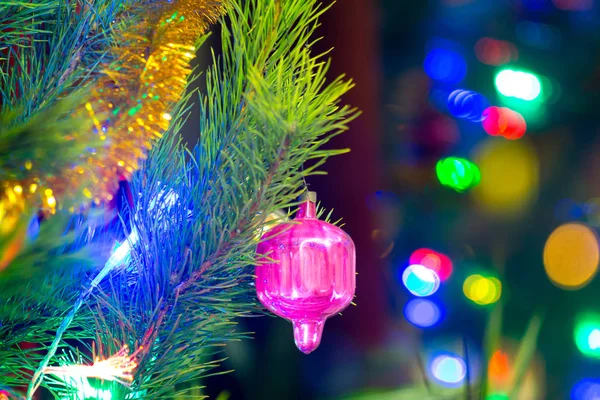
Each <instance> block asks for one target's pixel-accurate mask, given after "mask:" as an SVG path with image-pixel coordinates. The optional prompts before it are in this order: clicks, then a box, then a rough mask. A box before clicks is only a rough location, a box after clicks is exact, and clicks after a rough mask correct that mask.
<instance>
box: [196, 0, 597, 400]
mask: <svg viewBox="0 0 600 400" xmlns="http://www.w3.org/2000/svg"><path fill="white" fill-rule="evenodd" d="M573 1H584V0H572V1H571V3H573ZM585 1H588V0H585ZM571 3H569V2H568V1H566V0H563V2H562V3H561V1H560V0H554V1H552V0H431V1H418V2H414V1H404V0H379V1H376V0H345V1H338V2H337V3H336V4H335V5H334V6H333V7H332V8H331V10H330V11H329V12H328V13H326V14H325V17H324V19H323V26H322V27H321V30H320V33H321V35H323V37H324V39H323V41H321V42H320V44H319V46H320V48H319V50H327V49H329V48H331V47H334V48H335V49H334V50H333V52H332V53H331V57H332V59H333V62H332V69H331V71H330V75H331V77H335V76H337V75H339V74H342V73H345V74H347V75H348V76H349V77H351V78H352V79H353V80H354V81H355V82H356V88H355V89H354V90H352V91H351V93H350V94H349V95H347V96H346V98H345V99H344V100H345V102H347V103H349V104H352V105H355V106H357V107H359V108H360V109H361V110H362V115H361V117H360V118H358V119H357V120H356V121H354V122H352V124H351V129H350V131H349V132H348V133H346V134H344V135H341V136H339V137H338V138H336V139H335V140H334V141H333V142H332V143H331V146H332V147H335V148H344V147H349V148H351V149H352V151H351V153H349V154H347V155H343V156H339V157H335V158H334V159H332V160H331V161H329V163H328V164H327V165H326V166H325V169H326V170H327V171H328V173H329V175H328V176H325V177H319V178H311V179H310V181H309V184H310V187H311V189H312V190H315V191H317V192H318V194H319V199H320V200H321V201H322V203H323V205H324V206H325V207H328V208H334V209H335V212H334V216H335V217H343V218H344V221H345V224H346V225H345V227H344V229H345V230H346V231H347V232H348V233H349V234H350V235H351V236H352V237H353V239H354V241H355V243H356V247H357V257H358V258H357V270H358V277H357V282H358V287H357V298H356V303H357V304H358V305H357V306H356V307H355V306H351V307H349V308H348V309H347V310H346V311H344V313H343V316H342V317H340V316H336V317H335V318H332V319H330V320H328V322H327V324H326V329H325V333H324V337H323V341H322V343H321V346H320V348H319V349H318V350H317V351H315V352H314V353H312V354H310V355H308V356H305V355H303V354H301V353H300V352H299V351H298V350H296V348H295V346H294V343H293V337H292V330H291V325H290V324H289V323H288V322H286V321H284V320H282V319H279V318H268V317H262V318H256V319H249V320H243V321H241V322H240V327H241V329H243V330H248V331H252V332H255V335H254V337H255V338H254V339H253V340H250V341H246V342H242V343H239V344H238V343H236V344H233V345H232V346H229V350H228V351H229V356H230V359H229V360H228V361H227V362H226V363H225V367H226V368H232V369H235V370H236V371H235V372H234V373H232V374H229V375H224V376H220V377H213V378H210V379H209V380H207V382H206V384H207V386H208V393H207V394H209V395H210V396H211V397H213V398H214V397H216V396H218V395H219V394H220V393H222V392H223V391H226V392H228V393H229V394H230V395H231V398H232V399H248V400H254V399H290V400H293V399H303V400H304V399H307V400H308V399H334V398H340V397H344V396H347V395H350V394H352V393H357V392H361V391H364V390H367V389H389V390H394V389H399V388H402V387H404V386H406V385H411V384H415V383H419V382H421V381H422V380H423V372H422V371H421V367H420V366H419V359H420V356H419V354H420V353H421V352H422V351H425V350H427V348H428V347H431V346H432V344H431V343H436V341H444V340H446V341H452V340H455V339H456V338H458V339H460V340H462V339H463V338H466V339H467V341H468V342H469V343H471V344H472V345H473V347H474V348H475V349H481V346H482V336H483V329H484V326H485V323H486V320H487V318H486V317H487V316H488V314H489V311H490V309H489V308H477V307H473V304H472V303H469V301H467V300H466V299H465V298H464V295H463V293H462V286H461V285H462V281H461V279H463V280H464V277H465V276H466V275H467V274H468V273H469V271H471V270H472V269H473V268H476V269H477V268H479V269H481V268H484V269H488V270H494V271H496V272H497V274H498V275H499V276H500V277H501V280H502V283H503V294H502V303H503V305H504V308H505V312H504V319H503V335H504V338H505V340H506V341H510V340H511V339H513V340H518V339H519V338H520V337H521V336H522V335H523V332H524V330H525V327H526V325H527V322H528V320H529V319H530V318H531V316H532V315H533V313H534V312H541V313H542V314H543V315H544V322H543V326H542V331H541V335H540V340H539V343H538V352H537V356H536V360H535V363H536V364H535V366H536V368H537V369H540V370H541V371H543V372H542V374H541V375H540V377H539V379H538V381H537V382H536V384H537V385H538V387H539V388H541V389H540V390H538V392H537V393H538V395H536V396H538V397H536V398H548V399H567V398H569V393H570V391H571V387H572V386H573V385H574V384H575V383H576V382H577V381H578V380H579V379H581V378H584V377H594V371H599V372H597V375H600V369H598V364H596V363H594V362H591V361H589V360H586V359H584V358H583V357H582V356H581V355H580V354H579V353H578V351H577V349H576V347H575V344H574V341H573V334H572V332H573V316H574V315H575V314H576V313H577V312H578V311H581V310H587V309H594V306H596V308H597V304H598V300H599V296H598V295H597V293H598V286H599V285H598V282H592V283H591V284H590V285H588V286H587V287H586V288H584V289H583V290H580V291H577V292H566V291H562V290H560V289H558V288H557V287H555V286H553V285H552V284H551V283H550V281H549V280H548V278H547V277H546V275H545V273H544V268H543V264H542V250H543V248H544V243H545V241H546V239H547V237H548V235H549V234H550V232H552V230H553V229H554V228H556V227H557V226H558V225H560V224H561V223H564V222H567V221H580V222H585V223H589V224H590V225H592V226H594V227H595V225H594V224H593V223H591V222H590V221H591V220H592V219H593V216H592V215H591V214H590V211H589V207H588V206H587V204H588V202H589V200H590V199H592V198H594V197H599V196H600V184H599V183H598V182H599V180H598V179H597V178H598V177H597V175H598V166H600V159H599V158H598V156H597V154H598V152H597V149H598V148H599V144H600V143H599V142H598V139H597V137H598V135H597V132H598V123H597V115H598V112H597V108H598V105H599V102H598V95H597V93H598V88H599V83H600V82H599V79H598V78H599V77H600V71H599V69H598V67H599V64H598V55H597V49H598V45H599V42H598V39H599V35H598V32H600V30H599V29H598V28H599V27H600V26H599V25H600V3H599V2H597V1H593V0H592V1H588V5H590V4H591V6H590V7H589V9H587V10H585V11H572V10H565V9H561V7H559V6H560V5H562V6H563V7H562V8H564V7H565V4H566V5H567V6H568V5H569V4H571ZM573 4H574V3H573ZM524 21H525V22H534V23H543V24H546V25H548V26H552V27H553V28H554V29H555V30H554V32H557V34H556V37H555V39H556V41H555V43H553V45H552V46H548V47H547V48H541V47H540V46H537V47H536V46H533V45H531V43H529V44H527V43H523V39H522V37H521V40H520V39H519V35H518V29H519V28H518V27H519V26H522V25H519V24H520V23H522V22H524ZM215 36H216V35H215ZM483 37H491V38H494V39H500V40H505V41H508V42H510V43H513V44H514V45H515V46H516V48H517V49H518V50H519V59H518V61H516V62H515V63H514V64H515V65H518V66H521V67H524V68H528V69H531V70H535V71H536V72H539V73H541V74H544V75H545V76H547V77H549V78H551V79H552V80H553V82H555V85H554V86H555V89H557V91H556V95H555V97H554V98H553V99H552V102H548V104H546V105H545V110H544V113H543V115H542V116H541V117H540V118H539V119H538V120H537V121H536V122H535V123H531V124H529V125H528V130H527V134H526V136H527V137H526V138H525V139H523V140H526V141H527V142H528V143H529V144H530V145H531V146H532V148H533V149H534V150H535V152H536V154H537V157H538V160H539V173H540V178H539V187H538V188H537V196H536V198H535V201H534V202H533V203H532V204H531V205H530V206H529V207H528V209H527V210H526V211H524V212H523V213H521V214H520V215H519V216H518V217H516V218H491V217H489V216H487V215H485V213H483V212H482V211H481V210H479V209H477V207H476V205H475V204H474V203H473V202H472V201H471V200H470V198H469V196H468V195H466V194H459V193H455V192H453V191H450V190H448V189H447V188H442V187H441V186H440V184H439V182H438V181H437V178H436V176H435V163H436V162H437V160H439V159H440V158H442V157H445V156H450V155H457V156H461V157H466V156H468V155H469V154H471V151H472V149H473V148H474V147H475V146H476V145H477V144H478V143H480V142H482V141H485V140H487V139H488V138H489V136H487V135H486V134H485V132H484V131H483V129H482V128H481V126H480V125H473V124H471V125H469V124H466V123H464V122H463V121H457V120H456V119H455V118H453V117H452V115H451V114H450V113H449V112H448V110H447V109H445V108H444V106H443V105H442V106H440V101H439V98H437V97H436V95H435V93H438V92H437V91H439V90H449V89H453V88H468V89H470V90H476V91H477V92H479V93H482V94H483V95H485V96H486V97H487V98H488V100H490V103H495V102H496V100H495V96H497V95H496V93H495V91H494V86H493V77H494V74H495V71H496V70H497V67H492V66H489V65H485V64H483V63H481V62H480V61H478V59H477V58H476V56H475V52H474V50H473V48H474V44H475V43H476V42H477V40H479V39H480V38H483ZM433 38H444V39H448V40H452V41H454V42H455V43H457V44H458V45H460V46H461V47H462V49H463V54H464V56H465V59H466V61H467V65H468V72H467V76H466V77H465V79H464V80H463V81H462V82H461V83H460V84H458V85H455V87H453V88H448V87H441V88H440V87H439V86H437V85H436V83H435V82H433V81H432V80H431V79H430V78H429V77H428V76H427V75H426V74H425V72H424V70H423V61H424V59H425V56H426V54H427V50H426V48H427V44H428V43H429V42H430V40H432V39H433ZM542 47H543V46H542ZM200 62H202V59H200ZM442 103H443V102H442ZM192 120H193V118H192ZM194 134H195V133H190V135H191V136H190V137H192V136H193V135H194ZM509 179H510V178H509ZM419 247H432V248H436V249H438V250H439V251H443V252H445V253H446V254H448V255H449V256H450V257H451V258H452V259H453V261H454V268H455V272H454V281H452V280H450V281H449V282H448V283H446V284H444V286H443V287H442V290H440V293H439V295H438V300H439V301H440V302H442V303H443V304H444V308H445V309H446V315H445V319H444V321H443V323H441V324H440V325H439V326H437V327H436V328H435V329H431V330H426V331H422V330H419V329H417V328H415V327H413V326H412V325H410V324H409V323H408V322H407V321H406V320H405V318H404V315H403V311H402V310H403V306H404V303H405V302H406V301H407V300H408V299H409V294H408V293H407V292H406V290H405V289H404V287H403V286H402V283H401V282H400V280H399V278H398V277H399V275H400V274H399V271H401V270H402V268H404V267H405V266H406V264H407V259H408V257H409V255H410V254H411V252H412V251H413V250H415V249H417V248H419ZM479 351H480V350H479ZM476 352H477V351H476ZM540 393H545V394H540ZM542 396H543V397H542ZM374 398H375V397H374ZM390 398H394V397H390ZM522 398H523V399H524V400H534V399H533V398H531V399H527V398H526V397H522Z"/></svg>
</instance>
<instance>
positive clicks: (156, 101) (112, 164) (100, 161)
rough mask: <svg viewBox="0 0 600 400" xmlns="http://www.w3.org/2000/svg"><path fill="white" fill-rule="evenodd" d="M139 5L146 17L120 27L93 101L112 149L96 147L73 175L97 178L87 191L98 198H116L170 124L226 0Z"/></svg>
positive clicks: (93, 113) (90, 109) (89, 179)
mask: <svg viewBox="0 0 600 400" xmlns="http://www.w3.org/2000/svg"><path fill="white" fill-rule="evenodd" d="M133 12H134V13H135V12H142V13H143V14H144V19H143V22H141V23H137V24H135V25H134V26H132V27H130V28H131V29H129V28H128V29H127V30H124V31H122V32H119V33H117V35H119V37H120V38H121V41H120V42H121V44H120V45H119V46H118V47H116V48H115V49H114V50H113V54H114V57H115V61H114V62H113V63H112V64H111V65H110V66H109V67H108V68H107V69H106V70H105V73H104V75H103V76H102V78H100V79H99V80H98V82H97V84H95V85H94V89H93V91H92V98H91V99H90V101H89V102H88V103H87V104H86V109H87V111H88V112H89V114H90V116H91V118H92V120H93V122H94V125H95V127H96V130H97V131H98V133H99V135H100V139H101V140H104V141H105V142H106V145H105V149H103V151H99V152H97V153H96V154H92V155H91V156H90V157H89V158H88V160H87V164H88V165H87V167H85V168H83V167H82V168H80V169H79V170H72V171H68V173H67V176H65V178H67V179H70V180H71V181H72V182H73V183H77V182H81V181H82V180H84V181H87V182H89V184H88V185H86V186H84V187H83V188H81V189H80V191H81V193H82V194H83V195H84V196H85V197H87V198H89V199H91V200H94V201H96V202H99V201H102V200H106V199H109V198H112V194H114V192H115V191H116V189H117V187H118V179H119V177H123V178H125V179H129V178H130V177H131V174H132V173H133V172H134V171H135V170H136V169H138V168H139V162H140V161H141V160H142V159H144V158H145V156H146V154H147V151H148V150H149V149H150V148H151V146H152V142H153V140H155V139H158V138H160V137H161V136H162V134H163V133H164V132H165V131H166V130H167V129H168V127H169V123H170V121H171V115H170V112H171V111H172V109H173V107H174V106H175V105H176V104H177V103H178V102H179V101H180V100H181V98H182V96H183V94H184V91H185V86H186V83H187V78H188V77H189V75H190V73H191V72H192V68H191V66H190V61H191V60H192V59H193V58H194V55H195V52H196V49H195V46H194V44H195V43H196V41H197V40H198V38H199V36H200V35H201V34H203V33H204V32H205V31H206V30H207V29H208V27H209V25H210V24H211V23H213V22H215V21H216V19H217V18H218V17H219V15H220V14H221V12H222V7H221V2H220V1H212V0H208V1H207V0H204V1H203V0H179V1H174V2H172V3H170V4H169V5H166V2H165V6H163V7H158V8H155V9H152V8H151V9H150V10H148V9H147V8H146V9H144V10H134V11H133ZM98 115H100V116H108V119H104V120H101V119H99V118H97V117H96V116H98ZM86 178H87V179H86Z"/></svg>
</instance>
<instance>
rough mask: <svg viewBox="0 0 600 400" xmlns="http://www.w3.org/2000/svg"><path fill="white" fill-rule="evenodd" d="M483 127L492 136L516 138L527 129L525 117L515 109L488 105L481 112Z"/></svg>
mask: <svg viewBox="0 0 600 400" xmlns="http://www.w3.org/2000/svg"><path fill="white" fill-rule="evenodd" d="M482 116H483V121H482V122H481V125H482V126H483V129H484V130H485V131H486V132H487V133H488V134H490V135H492V136H497V135H500V136H503V137H505V138H506V139H510V140H516V139H519V138H520V137H522V136H523V135H524V134H525V132H526V131H527V123H526V122H525V118H523V116H522V115H521V114H519V113H518V112H516V111H513V110H511V109H510V108H506V107H495V106H494V107H488V108H487V109H485V111H484V112H483V114H482Z"/></svg>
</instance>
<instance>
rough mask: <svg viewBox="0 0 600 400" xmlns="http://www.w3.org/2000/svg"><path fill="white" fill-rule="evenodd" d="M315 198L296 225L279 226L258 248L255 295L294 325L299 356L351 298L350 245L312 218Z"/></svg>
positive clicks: (352, 259)
mask: <svg viewBox="0 0 600 400" xmlns="http://www.w3.org/2000/svg"><path fill="white" fill-rule="evenodd" d="M315 197H316V196H315V195H314V193H312V192H311V193H309V199H307V200H306V201H305V202H304V203H302V204H301V205H300V209H299V211H298V213H297V214H296V217H295V218H294V222H296V223H295V224H279V225H277V226H275V227H273V228H271V229H270V230H268V231H267V232H266V233H265V234H264V235H263V237H262V241H261V242H260V243H259V245H258V248H257V250H256V252H257V257H258V258H257V267H256V293H257V296H258V299H259V300H260V302H261V303H262V304H263V305H264V306H265V307H267V308H268V309H269V310H270V311H272V312H273V313H275V314H276V315H278V316H280V317H282V318H285V319H288V320H290V321H291V322H292V324H293V326H294V339H295V342H296V346H297V347H298V349H300V351H302V352H303V353H306V354H308V353H310V352H312V351H313V350H315V349H316V348H317V347H318V346H319V343H320V342H321V335H322V333H323V326H324V324H325V320H326V319H327V318H329V317H331V316H333V315H335V314H337V313H339V312H340V311H342V310H343V309H344V308H346V307H347V306H348V305H349V304H350V302H351V301H352V298H353V297H354V290H355V287H356V259H355V249H354V243H353V242H352V239H351V238H350V236H348V235H347V234H346V233H345V232H344V231H342V230H341V229H340V228H338V227H336V226H334V225H332V224H329V223H327V222H325V221H320V220H318V219H317V216H316V205H315V201H316V198H315Z"/></svg>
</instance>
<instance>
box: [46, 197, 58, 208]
mask: <svg viewBox="0 0 600 400" xmlns="http://www.w3.org/2000/svg"><path fill="white" fill-rule="evenodd" d="M47 202H48V205H49V206H50V207H52V206H54V205H56V199H55V198H54V196H50V197H48V199H47Z"/></svg>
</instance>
